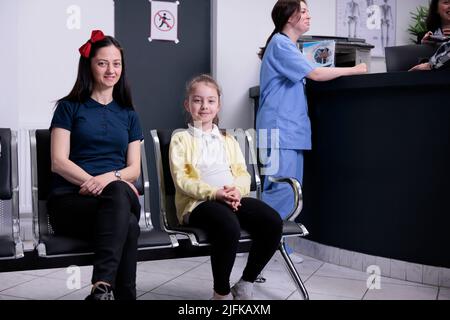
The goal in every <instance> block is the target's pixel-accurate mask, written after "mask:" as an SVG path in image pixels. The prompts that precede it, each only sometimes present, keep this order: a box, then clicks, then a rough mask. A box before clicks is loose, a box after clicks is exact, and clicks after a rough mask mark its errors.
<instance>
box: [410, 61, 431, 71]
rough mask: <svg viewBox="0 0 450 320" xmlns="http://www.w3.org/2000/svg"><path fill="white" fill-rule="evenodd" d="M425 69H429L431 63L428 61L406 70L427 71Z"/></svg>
mask: <svg viewBox="0 0 450 320" xmlns="http://www.w3.org/2000/svg"><path fill="white" fill-rule="evenodd" d="M427 70H431V65H430V64H429V63H428V62H425V63H421V64H418V65H417V66H414V67H412V68H411V69H409V70H408V71H427Z"/></svg>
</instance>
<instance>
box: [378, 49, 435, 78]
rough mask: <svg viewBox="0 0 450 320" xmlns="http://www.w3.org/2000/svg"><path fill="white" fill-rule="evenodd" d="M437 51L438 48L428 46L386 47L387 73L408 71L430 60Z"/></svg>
mask: <svg viewBox="0 0 450 320" xmlns="http://www.w3.org/2000/svg"><path fill="white" fill-rule="evenodd" d="M436 49H437V47H436V46H434V45H428V44H410V45H404V46H395V47H386V48H385V55H386V71H387V72H396V71H408V70H409V69H411V68H412V67H414V66H415V65H418V64H419V63H422V62H423V61H424V60H428V59H429V58H430V57H431V56H432V55H433V54H434V53H435V51H436Z"/></svg>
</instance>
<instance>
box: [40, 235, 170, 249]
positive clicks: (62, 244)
mask: <svg viewBox="0 0 450 320" xmlns="http://www.w3.org/2000/svg"><path fill="white" fill-rule="evenodd" d="M41 243H43V244H45V249H46V254H47V255H48V256H52V255H75V254H93V252H94V249H93V248H92V245H91V243H90V242H89V241H87V240H81V239H77V238H70V237H64V236H55V235H52V236H42V238H41ZM159 247H167V248H170V247H172V242H171V241H170V237H169V234H167V232H164V231H160V230H156V229H152V230H149V231H143V230H141V234H140V236H139V238H138V249H144V248H145V249H149V248H159Z"/></svg>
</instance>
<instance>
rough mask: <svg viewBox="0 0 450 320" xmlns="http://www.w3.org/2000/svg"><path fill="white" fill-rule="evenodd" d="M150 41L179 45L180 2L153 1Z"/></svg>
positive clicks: (151, 2)
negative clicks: (164, 41) (162, 41)
mask: <svg viewBox="0 0 450 320" xmlns="http://www.w3.org/2000/svg"><path fill="white" fill-rule="evenodd" d="M150 4H151V7H152V8H151V16H150V37H149V38H148V40H149V41H153V40H166V41H174V42H175V43H178V42H179V40H178V6H179V4H180V2H178V1H176V2H165V1H152V0H150Z"/></svg>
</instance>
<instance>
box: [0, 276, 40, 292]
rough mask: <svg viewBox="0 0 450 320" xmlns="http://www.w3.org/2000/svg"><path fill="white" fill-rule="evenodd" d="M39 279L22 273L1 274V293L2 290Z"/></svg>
mask: <svg viewBox="0 0 450 320" xmlns="http://www.w3.org/2000/svg"><path fill="white" fill-rule="evenodd" d="M34 279H37V277H36V276H31V275H26V274H23V273H22V272H1V273H0V293H1V291H2V290H5V289H8V288H11V287H14V286H16V285H18V284H21V283H24V282H28V281H31V280H34Z"/></svg>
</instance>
